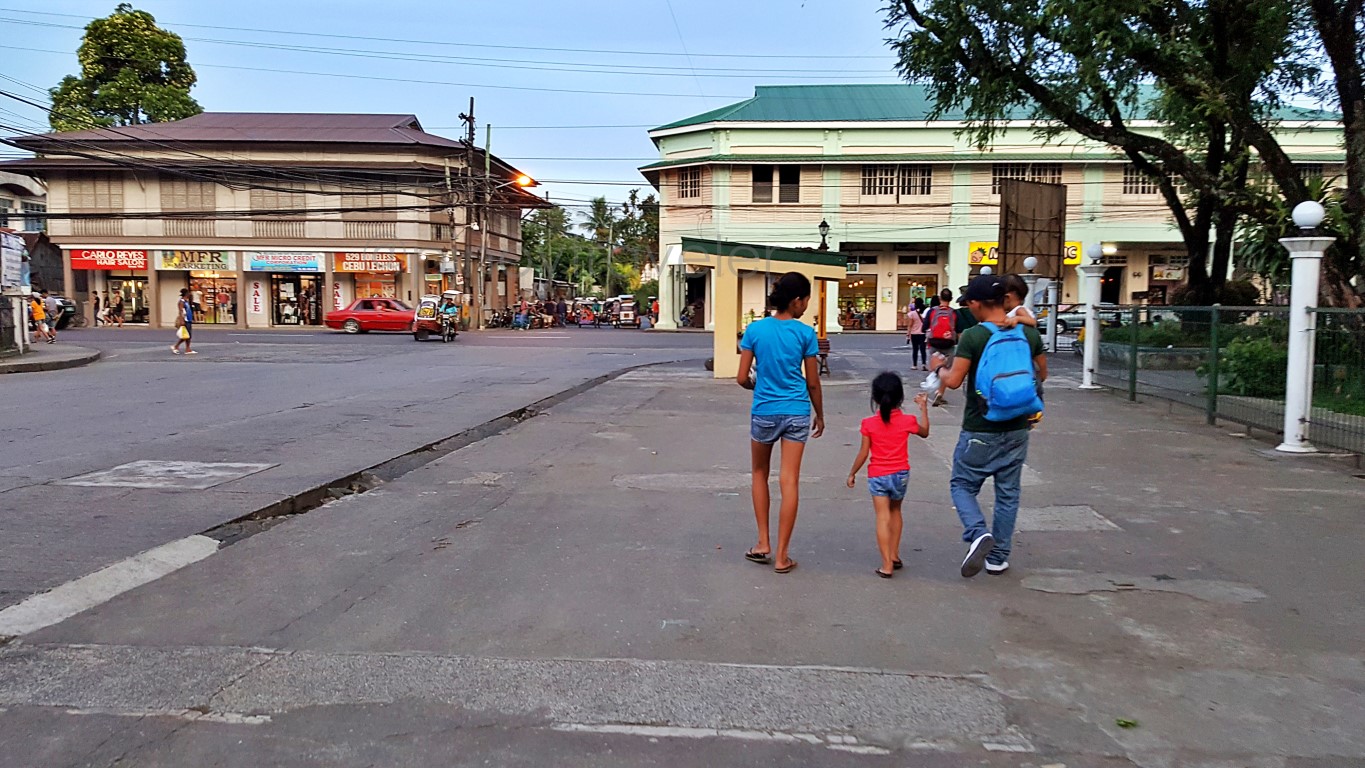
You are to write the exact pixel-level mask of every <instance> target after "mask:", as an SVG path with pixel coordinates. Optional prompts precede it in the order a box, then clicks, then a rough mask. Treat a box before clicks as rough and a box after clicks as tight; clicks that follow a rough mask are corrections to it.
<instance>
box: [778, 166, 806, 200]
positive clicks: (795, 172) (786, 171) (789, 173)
mask: <svg viewBox="0 0 1365 768" xmlns="http://www.w3.org/2000/svg"><path fill="white" fill-rule="evenodd" d="M777 202H779V203H799V202H801V166H799V165H783V166H779V167H778V169H777Z"/></svg>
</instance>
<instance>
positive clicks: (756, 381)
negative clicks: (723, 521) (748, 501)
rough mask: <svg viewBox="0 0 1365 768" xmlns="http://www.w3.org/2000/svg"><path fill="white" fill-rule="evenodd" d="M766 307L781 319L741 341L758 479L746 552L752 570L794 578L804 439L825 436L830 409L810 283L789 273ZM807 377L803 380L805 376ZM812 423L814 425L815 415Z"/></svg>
mask: <svg viewBox="0 0 1365 768" xmlns="http://www.w3.org/2000/svg"><path fill="white" fill-rule="evenodd" d="M768 305H769V306H771V307H772V308H773V309H775V310H776V311H777V314H775V315H772V316H768V317H764V318H763V319H761V320H757V321H755V322H753V323H750V324H749V327H748V328H746V329H744V336H743V338H741V339H740V342H739V348H740V356H739V374H738V376H737V377H736V380H737V381H738V382H739V385H740V386H741V387H744V388H745V389H749V390H753V393H754V399H753V406H752V408H751V409H750V416H749V438H750V446H749V452H750V462H751V468H752V472H753V490H752V496H753V503H754V520H755V522H756V523H757V524H758V544H756V545H755V546H754V547H752V548H751V549H749V551H748V552H745V553H744V557H745V558H746V559H748V560H750V561H752V562H755V563H763V564H767V563H772V564H773V568H774V570H775V571H776V572H777V573H790V572H791V571H792V569H794V568H796V561H795V560H793V559H791V557H790V555H789V554H788V546H789V545H790V544H791V537H792V530H793V529H794V528H795V527H796V512H797V506H798V504H799V502H800V494H801V457H802V455H803V454H804V453H805V449H806V440H807V439H809V438H817V437H820V435H822V434H824V432H825V403H824V397H823V395H822V393H821V391H820V369H819V361H818V360H817V358H816V355H818V354H819V349H818V347H819V342H818V340H817V339H816V336H815V329H814V328H811V327H810V326H809V325H807V324H805V323H803V322H801V316H802V315H804V314H805V313H806V309H807V308H808V307H809V306H810V280H809V279H808V278H807V277H806V276H805V275H803V274H801V273H800V272H788V273H787V274H785V275H783V276H782V277H780V278H778V279H777V282H775V283H774V284H773V288H772V293H771V294H769V295H768ZM803 373H804V377H803V375H802V374H803ZM812 409H814V411H815V419H814V422H813V423H812V421H811V410H812ZM779 441H780V442H781V443H782V464H781V468H780V469H779V471H778V487H779V488H780V490H781V493H782V502H781V505H780V507H779V508H778V518H777V553H776V556H775V557H774V553H773V551H772V543H771V539H770V536H769V530H768V510H769V505H770V500H769V494H768V476H769V474H770V469H771V465H772V456H773V446H774V445H776V444H777V443H778V442H779Z"/></svg>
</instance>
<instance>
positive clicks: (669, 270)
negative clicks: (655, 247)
mask: <svg viewBox="0 0 1365 768" xmlns="http://www.w3.org/2000/svg"><path fill="white" fill-rule="evenodd" d="M683 269H684V267H683V266H682V246H681V245H670V246H668V247H667V248H665V249H664V257H663V258H662V259H660V260H659V322H657V323H655V324H654V327H655V328H658V329H659V330H661V331H676V330H677V329H678V315H681V314H682V298H683V297H681V296H679V295H678V294H679V285H678V283H680V282H682V281H683V280H684V279H685V278H684V277H683V274H682V271H683Z"/></svg>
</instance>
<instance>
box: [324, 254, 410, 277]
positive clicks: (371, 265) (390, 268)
mask: <svg viewBox="0 0 1365 768" xmlns="http://www.w3.org/2000/svg"><path fill="white" fill-rule="evenodd" d="M332 259H333V261H332V264H333V266H334V268H335V270H336V271H337V272H407V271H408V256H407V254H405V253H337V254H333V256H332Z"/></svg>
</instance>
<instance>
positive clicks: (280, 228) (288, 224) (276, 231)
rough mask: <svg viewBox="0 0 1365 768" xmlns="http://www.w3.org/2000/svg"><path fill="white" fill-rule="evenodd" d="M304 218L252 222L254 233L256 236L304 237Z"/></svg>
mask: <svg viewBox="0 0 1365 768" xmlns="http://www.w3.org/2000/svg"><path fill="white" fill-rule="evenodd" d="M303 225H304V222H303V221H302V220H290V219H286V220H282V219H265V220H261V221H253V222H252V223H251V229H252V234H254V235H255V236H256V237H288V238H301V237H304V226H303Z"/></svg>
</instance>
